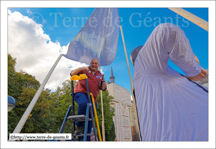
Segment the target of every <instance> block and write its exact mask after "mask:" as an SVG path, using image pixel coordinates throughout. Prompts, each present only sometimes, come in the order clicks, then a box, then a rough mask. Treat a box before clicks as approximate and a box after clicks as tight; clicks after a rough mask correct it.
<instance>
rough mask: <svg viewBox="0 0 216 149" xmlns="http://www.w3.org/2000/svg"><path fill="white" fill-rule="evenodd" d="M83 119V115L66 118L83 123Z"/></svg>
mask: <svg viewBox="0 0 216 149" xmlns="http://www.w3.org/2000/svg"><path fill="white" fill-rule="evenodd" d="M85 118H86V116H85V115H72V116H68V117H67V119H72V120H74V121H76V122H83V121H85ZM88 120H89V121H90V120H91V119H90V118H89V119H88Z"/></svg>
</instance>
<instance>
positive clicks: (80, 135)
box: [74, 134, 93, 137]
mask: <svg viewBox="0 0 216 149" xmlns="http://www.w3.org/2000/svg"><path fill="white" fill-rule="evenodd" d="M91 135H93V134H87V136H91ZM74 136H76V137H82V136H84V134H79V135H74Z"/></svg>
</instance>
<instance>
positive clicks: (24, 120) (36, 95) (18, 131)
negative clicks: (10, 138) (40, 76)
mask: <svg viewBox="0 0 216 149" xmlns="http://www.w3.org/2000/svg"><path fill="white" fill-rule="evenodd" d="M61 57H62V54H60V55H59V57H58V59H57V60H56V62H55V63H54V65H53V66H52V68H51V69H50V71H49V73H48V74H47V76H46V78H45V79H44V81H43V83H42V84H41V86H40V87H39V89H38V90H37V93H36V94H35V96H34V97H33V99H32V101H31V103H30V104H29V106H28V108H27V109H26V111H25V113H24V114H23V116H22V118H21V119H20V121H19V123H18V124H17V126H16V128H15V129H14V131H13V133H20V131H21V130H22V128H23V125H24V124H25V122H26V120H27V118H28V116H29V115H30V113H31V111H32V109H33V108H34V105H35V104H36V102H37V100H38V98H39V96H40V94H41V92H42V91H43V88H44V86H45V85H46V83H47V81H48V80H49V77H50V76H51V74H52V72H53V70H54V69H55V67H56V65H57V64H58V62H59V60H60V59H61Z"/></svg>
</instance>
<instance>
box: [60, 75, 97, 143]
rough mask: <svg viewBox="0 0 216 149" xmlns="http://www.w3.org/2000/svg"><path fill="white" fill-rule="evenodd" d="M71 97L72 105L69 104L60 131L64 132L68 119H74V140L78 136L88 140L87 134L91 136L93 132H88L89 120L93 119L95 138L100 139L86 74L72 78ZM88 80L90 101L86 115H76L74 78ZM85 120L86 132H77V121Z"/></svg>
mask: <svg viewBox="0 0 216 149" xmlns="http://www.w3.org/2000/svg"><path fill="white" fill-rule="evenodd" d="M70 79H71V97H72V105H70V106H69V108H68V111H67V113H66V115H65V118H64V120H63V123H62V126H61V129H60V131H59V133H62V132H63V130H64V127H65V124H66V121H67V120H68V119H72V120H73V131H72V141H76V137H82V136H83V137H84V139H83V141H86V140H87V136H91V135H92V134H87V131H88V121H92V127H93V132H94V136H95V140H96V141H98V139H97V137H96V136H97V134H96V129H95V123H94V115H93V110H92V102H91V99H90V95H89V86H88V77H87V76H86V75H85V74H80V76H77V75H74V76H72V77H71V78H70ZM84 79H85V81H86V88H87V96H88V101H89V103H88V104H87V108H86V115H75V105H74V86H73V81H74V80H84ZM71 110H72V115H71V116H70V111H71ZM89 112H90V114H91V118H89ZM83 121H85V127H84V134H79V135H76V134H75V122H83Z"/></svg>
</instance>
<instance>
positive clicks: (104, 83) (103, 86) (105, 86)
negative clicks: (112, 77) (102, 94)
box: [102, 81, 107, 91]
mask: <svg viewBox="0 0 216 149" xmlns="http://www.w3.org/2000/svg"><path fill="white" fill-rule="evenodd" d="M106 89H107V85H106V82H105V81H103V83H102V91H105V90H106Z"/></svg>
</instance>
